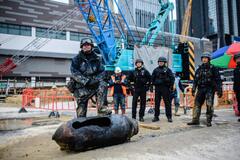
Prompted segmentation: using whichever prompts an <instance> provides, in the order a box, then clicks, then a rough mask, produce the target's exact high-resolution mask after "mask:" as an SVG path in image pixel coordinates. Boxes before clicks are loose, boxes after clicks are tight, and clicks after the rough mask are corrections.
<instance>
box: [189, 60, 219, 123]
mask: <svg viewBox="0 0 240 160" xmlns="http://www.w3.org/2000/svg"><path fill="white" fill-rule="evenodd" d="M196 89H198V91H197V94H196V98H195V102H194V108H193V122H195V123H199V118H200V115H201V107H202V105H203V103H204V101H205V100H206V105H207V113H206V115H207V124H209V125H211V121H212V116H213V111H214V109H213V100H214V94H215V92H216V91H217V93H218V96H219V97H221V96H222V81H221V78H220V74H219V71H218V69H217V68H216V67H214V66H213V65H211V64H210V63H206V64H204V63H203V64H202V65H201V66H199V68H198V69H197V70H196V73H195V78H194V81H193V88H192V94H193V95H194V94H195V91H196Z"/></svg>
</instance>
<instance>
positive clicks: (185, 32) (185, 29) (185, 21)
mask: <svg viewBox="0 0 240 160" xmlns="http://www.w3.org/2000/svg"><path fill="white" fill-rule="evenodd" d="M191 16H192V0H189V1H188V5H187V9H186V11H185V14H184V18H183V25H182V31H181V35H183V36H188V34H189V26H190V21H191ZM184 41H186V39H185V38H184V37H181V38H180V42H184Z"/></svg>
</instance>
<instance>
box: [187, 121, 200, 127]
mask: <svg viewBox="0 0 240 160" xmlns="http://www.w3.org/2000/svg"><path fill="white" fill-rule="evenodd" d="M199 124H200V123H199V121H192V122H188V123H187V125H189V126H191V125H199Z"/></svg>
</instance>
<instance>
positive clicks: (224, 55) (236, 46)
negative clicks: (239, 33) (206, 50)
mask: <svg viewBox="0 0 240 160" xmlns="http://www.w3.org/2000/svg"><path fill="white" fill-rule="evenodd" d="M239 52H240V43H233V44H231V45H230V46H225V47H223V48H220V49H218V50H217V51H215V52H213V54H212V60H211V64H213V65H214V66H217V67H221V68H235V67H236V63H235V61H234V60H233V56H234V55H235V54H237V53H239Z"/></svg>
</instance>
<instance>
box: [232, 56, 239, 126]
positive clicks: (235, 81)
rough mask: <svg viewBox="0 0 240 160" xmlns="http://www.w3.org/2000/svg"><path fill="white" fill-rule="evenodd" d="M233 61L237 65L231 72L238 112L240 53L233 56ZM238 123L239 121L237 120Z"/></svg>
mask: <svg viewBox="0 0 240 160" xmlns="http://www.w3.org/2000/svg"><path fill="white" fill-rule="evenodd" d="M234 61H235V62H236V63H237V67H236V68H235V69H234V72H233V90H234V92H235V94H236V98H237V103H238V111H239V112H240V53H238V54H236V55H234ZM238 122H240V119H238Z"/></svg>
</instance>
